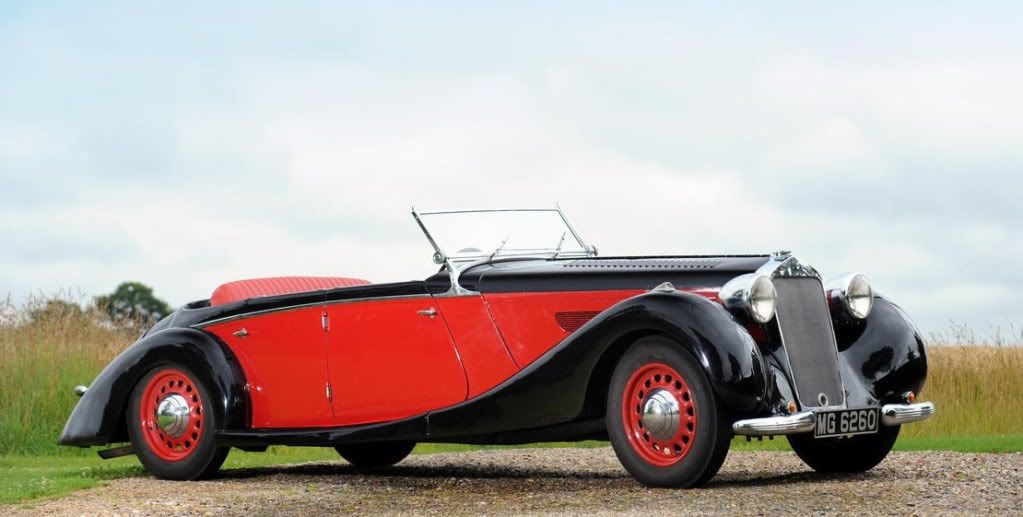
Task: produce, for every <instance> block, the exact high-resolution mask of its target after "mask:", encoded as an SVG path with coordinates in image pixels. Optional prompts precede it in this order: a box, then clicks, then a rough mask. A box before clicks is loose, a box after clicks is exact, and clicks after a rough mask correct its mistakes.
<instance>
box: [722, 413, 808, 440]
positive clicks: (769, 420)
mask: <svg viewBox="0 0 1023 517" xmlns="http://www.w3.org/2000/svg"><path fill="white" fill-rule="evenodd" d="M816 426H817V417H816V416H814V414H813V412H812V411H803V412H802V413H796V414H794V415H784V416H769V417H764V418H747V419H745V420H739V421H738V422H736V423H734V424H732V431H733V432H735V434H738V435H742V436H773V435H780V434H799V433H809V432H811V431H813V429H814V427H816Z"/></svg>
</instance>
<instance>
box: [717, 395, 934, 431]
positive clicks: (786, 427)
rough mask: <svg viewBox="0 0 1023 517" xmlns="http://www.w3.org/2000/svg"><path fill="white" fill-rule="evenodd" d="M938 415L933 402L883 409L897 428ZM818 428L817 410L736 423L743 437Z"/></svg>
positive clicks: (884, 419)
mask: <svg viewBox="0 0 1023 517" xmlns="http://www.w3.org/2000/svg"><path fill="white" fill-rule="evenodd" d="M933 414H934V403H933V402H918V403H916V404H885V405H884V406H881V425H885V426H889V427H890V426H896V425H902V424H908V423H910V422H918V421H920V420H924V419H926V418H929V417H930V416H931V415H933ZM816 425H817V416H816V415H815V414H814V413H813V411H802V412H799V413H794V414H791V415H782V416H769V417H763V418H747V419H745V420H739V421H738V422H736V423H734V424H732V431H733V432H735V434H737V435H740V436H774V435H782V434H800V433H811V432H813V430H814V427H815V426H816Z"/></svg>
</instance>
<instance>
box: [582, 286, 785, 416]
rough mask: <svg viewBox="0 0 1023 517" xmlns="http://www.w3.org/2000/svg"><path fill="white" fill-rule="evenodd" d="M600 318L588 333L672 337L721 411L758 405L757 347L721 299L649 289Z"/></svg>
mask: <svg viewBox="0 0 1023 517" xmlns="http://www.w3.org/2000/svg"><path fill="white" fill-rule="evenodd" d="M599 318H600V321H597V322H595V323H596V325H594V328H592V329H587V332H590V333H593V334H594V335H605V336H614V335H615V334H619V333H620V332H621V330H623V329H629V330H631V329H636V330H637V331H638V330H641V329H649V330H651V331H656V332H659V333H661V334H664V335H666V336H668V337H670V338H672V339H674V340H675V341H677V342H678V343H679V345H680V346H682V347H684V348H686V349H687V350H689V352H691V353H692V354H693V355H694V356H695V357H696V359H697V360H698V361H699V363H700V365H701V366H702V367H703V370H704V372H705V373H706V374H707V378H708V379H709V380H710V383H711V387H712V389H713V390H714V393H715V395H716V396H717V399H718V402H719V403H720V404H721V405H722V406H723V407H724V408H725V409H726V410H729V411H732V412H748V411H754V410H756V409H759V408H761V407H762V406H763V404H764V402H765V399H766V396H767V390H768V380H767V377H766V374H765V371H766V370H765V366H764V359H763V357H762V355H761V353H760V349H759V348H758V347H757V344H756V342H755V341H754V339H753V337H752V336H751V335H750V334H749V332H748V331H747V330H746V328H745V327H743V326H742V325H741V324H739V323H738V322H737V321H736V320H735V318H734V317H733V316H732V315H731V314H730V313H729V312H728V311H727V310H725V309H724V307H722V306H721V305H720V304H718V303H715V302H713V301H711V300H709V299H707V298H705V297H703V296H699V295H696V294H692V293H688V292H662V291H651V292H648V293H644V294H641V295H639V296H636V297H633V298H630V299H628V300H625V301H623V302H622V303H620V304H618V305H616V306H614V307H612V308H611V309H609V310H608V311H606V312H605V313H604V314H602V315H600V317H599ZM584 328H585V327H584ZM627 344H628V343H626V345H627ZM622 352H623V353H624V350H622ZM615 355H617V354H615Z"/></svg>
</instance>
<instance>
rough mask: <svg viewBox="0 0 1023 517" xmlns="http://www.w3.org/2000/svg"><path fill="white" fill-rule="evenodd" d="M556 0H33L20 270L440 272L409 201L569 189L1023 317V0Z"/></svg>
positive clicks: (10, 125) (638, 226)
mask: <svg viewBox="0 0 1023 517" xmlns="http://www.w3.org/2000/svg"><path fill="white" fill-rule="evenodd" d="M526 3H527V2H508V3H507V4H506V5H508V6H509V7H505V8H498V7H494V6H492V5H489V4H490V3H487V4H488V5H487V6H485V7H484V6H482V4H483V3H482V2H464V3H452V4H443V3H438V2H431V3H429V6H428V7H427V6H425V5H415V4H413V5H401V4H389V5H390V6H389V7H383V6H382V3H381V2H366V3H364V4H367V5H371V6H372V7H366V6H365V5H364V6H354V5H345V4H343V3H340V2H322V3H314V2H305V3H304V5H305V6H304V7H296V6H294V5H288V6H287V7H281V6H282V5H284V3H280V2H275V3H274V4H277V5H263V4H262V3H260V2H253V1H249V2H242V3H239V4H236V5H229V4H228V3H227V2H195V3H193V2H152V3H148V2H138V1H133V2H70V1H69V2H45V1H33V2H18V1H13V2H12V1H5V2H3V3H2V4H0V180H2V184H0V296H2V295H4V294H7V293H10V294H11V296H12V297H13V298H15V299H21V298H23V297H24V296H25V295H27V294H28V293H32V292H40V291H41V292H44V293H48V292H53V291H55V290H57V289H60V288H74V289H80V290H81V291H82V292H84V293H86V294H87V295H94V294H100V293H103V292H106V291H110V290H112V289H113V288H114V286H116V284H117V283H119V282H120V281H123V280H139V281H142V282H145V283H147V284H150V285H152V286H154V288H155V290H156V293H157V294H158V295H160V296H162V297H164V298H166V299H167V300H168V301H169V302H171V303H172V304H175V305H178V304H182V303H185V302H188V301H190V300H193V299H199V298H204V297H208V296H209V293H210V292H211V291H212V289H213V288H214V287H216V285H218V284H219V283H220V282H222V281H226V280H231V279H238V278H246V277H255V276H263V275H276V274H311V275H347V276H357V277H363V278H367V279H369V280H372V281H395V280H407V279H411V278H422V277H424V276H425V275H427V274H429V273H430V272H431V271H432V269H433V265H432V263H431V262H430V252H431V250H430V248H429V246H428V244H427V243H426V241H425V240H424V239H423V238H422V237H421V235H420V234H419V233H418V229H417V228H416V227H415V226H414V224H413V222H412V219H411V217H410V216H409V207H410V205H412V204H415V205H416V206H417V207H423V208H429V207H443V208H454V207H466V208H472V207H494V206H550V205H552V204H553V203H554V202H556V201H557V202H560V203H561V206H562V207H563V208H565V210H566V211H567V212H568V213H569V215H570V216H571V217H572V218H573V220H574V223H575V225H576V226H577V227H578V228H579V229H580V231H581V232H582V234H583V236H584V237H585V238H586V239H588V240H590V241H592V242H593V243H595V244H597V245H598V247H599V248H600V249H601V252H602V254H605V255H609V254H625V253H678V254H681V253H719V252H769V251H771V250H774V249H791V250H794V251H795V253H796V254H797V255H798V256H799V257H800V258H802V259H803V260H805V261H807V262H810V263H811V264H813V265H815V266H816V267H817V268H818V269H819V270H820V271H821V272H822V273H823V275H824V276H825V277H828V276H831V275H834V274H837V273H839V272H842V271H849V270H855V271H861V272H863V273H865V274H867V275H868V276H869V277H870V278H871V280H872V281H873V283H874V285H875V288H876V289H877V290H879V291H881V292H882V293H884V294H886V295H888V296H890V297H892V298H893V299H895V300H896V301H897V302H899V303H901V304H902V305H903V306H904V307H906V309H907V310H908V311H909V312H910V313H911V314H912V315H914V317H915V318H916V320H917V322H918V323H919V324H920V326H921V327H922V328H924V329H925V330H928V331H931V330H941V329H942V328H944V327H946V326H947V324H948V322H949V321H950V320H955V321H959V322H966V323H969V324H970V325H972V326H974V327H975V328H976V329H977V330H978V331H985V330H987V329H989V328H990V327H991V326H992V325H999V326H1001V327H1003V329H1005V328H1007V327H1008V325H1009V324H1010V323H1011V324H1015V325H1017V326H1019V325H1020V324H1023V315H1021V310H1020V307H1021V305H1023V294H1021V292H1023V239H1021V237H1023V235H1021V232H1020V229H1019V224H1020V219H1021V216H1023V208H1021V202H1020V200H1019V197H1020V188H1021V186H1023V94H1021V92H1023V36H1021V32H1020V27H1021V20H1023V9H1021V7H1020V5H1021V4H1019V3H1009V2H1006V3H1004V4H1002V3H982V2H961V3H960V5H958V6H956V5H952V4H950V3H948V2H919V3H918V2H896V3H893V2H877V3H869V2H856V3H854V4H842V5H841V6H839V5H837V4H836V3H834V2H829V3H821V2H811V3H805V4H801V3H799V2H782V3H777V4H776V5H774V6H773V7H766V6H765V4H766V3H765V2H756V3H752V4H753V5H745V4H742V3H731V2H729V3H722V2H711V3H705V4H708V5H711V6H712V7H708V6H707V5H703V6H701V5H685V4H683V3H680V2H664V3H656V2H655V3H645V4H644V5H645V6H644V7H637V6H636V4H638V2H632V3H629V5H630V7H628V8H620V7H612V6H610V5H609V4H602V3H599V2H593V1H587V2H572V3H570V2H564V3H559V6H558V7H554V6H551V5H547V4H551V3H552V2H538V4H542V5H541V6H533V7H529V6H526V5H525V4H526ZM287 4H293V3H292V2H289V3H287ZM416 4H426V3H423V2H417V3H416ZM824 4H826V5H824ZM1017 331H1018V330H1017Z"/></svg>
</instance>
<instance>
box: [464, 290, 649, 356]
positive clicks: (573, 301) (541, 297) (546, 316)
mask: <svg viewBox="0 0 1023 517" xmlns="http://www.w3.org/2000/svg"><path fill="white" fill-rule="evenodd" d="M642 292H643V291H642V290H640V289H635V290H632V289H630V290H620V291H560V292H548V293H495V294H486V295H484V299H485V300H486V302H487V304H488V305H489V306H490V312H491V314H493V316H494V322H495V323H496V324H497V328H498V329H500V331H501V335H502V336H504V341H505V344H507V345H508V350H510V351H511V354H512V357H514V358H515V362H516V363H517V364H518V365H519V367H520V368H524V367H526V365H528V364H529V363H532V362H533V361H535V360H536V359H537V358H538V357H540V356H541V355H543V354H544V353H545V352H547V351H548V350H550V349H551V348H553V347H554V345H556V344H558V342H560V341H561V340H562V339H564V338H565V336H567V335H568V334H569V332H568V331H566V330H565V329H564V328H563V327H562V324H560V323H559V322H558V317H557V313H582V314H581V315H582V316H583V317H592V315H593V313H599V312H601V311H603V310H605V309H607V308H608V307H610V306H612V305H614V304H616V303H618V302H620V301H622V300H624V299H626V298H628V297H630V296H635V295H637V294H640V293H642ZM573 315H574V314H569V319H571V316H573ZM564 322H565V318H564V317H563V318H562V323H564Z"/></svg>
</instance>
